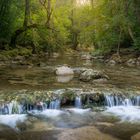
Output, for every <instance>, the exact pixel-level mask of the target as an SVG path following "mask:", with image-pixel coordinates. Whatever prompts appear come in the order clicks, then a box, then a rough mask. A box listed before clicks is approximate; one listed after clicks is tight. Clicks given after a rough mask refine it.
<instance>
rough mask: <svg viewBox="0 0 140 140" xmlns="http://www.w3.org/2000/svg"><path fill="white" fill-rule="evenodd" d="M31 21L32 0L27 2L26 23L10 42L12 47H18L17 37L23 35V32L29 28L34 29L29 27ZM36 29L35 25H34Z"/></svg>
mask: <svg viewBox="0 0 140 140" xmlns="http://www.w3.org/2000/svg"><path fill="white" fill-rule="evenodd" d="M29 19H30V0H25V15H24V23H23V27H21V28H19V29H17V30H16V31H15V32H14V33H13V35H12V37H11V41H10V46H11V47H13V48H15V47H16V40H17V37H18V36H19V35H20V34H22V33H23V32H25V31H26V30H27V29H28V28H32V26H31V27H30V26H28V24H29ZM33 27H34V25H33Z"/></svg>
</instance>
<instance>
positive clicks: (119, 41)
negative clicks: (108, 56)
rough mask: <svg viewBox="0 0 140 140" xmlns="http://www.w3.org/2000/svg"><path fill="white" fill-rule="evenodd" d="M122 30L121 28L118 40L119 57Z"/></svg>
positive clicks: (118, 53)
mask: <svg viewBox="0 0 140 140" xmlns="http://www.w3.org/2000/svg"><path fill="white" fill-rule="evenodd" d="M121 37H122V29H121V28H120V35H119V40H118V48H117V55H118V56H120V45H121Z"/></svg>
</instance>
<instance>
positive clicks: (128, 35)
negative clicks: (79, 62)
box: [0, 0, 140, 53]
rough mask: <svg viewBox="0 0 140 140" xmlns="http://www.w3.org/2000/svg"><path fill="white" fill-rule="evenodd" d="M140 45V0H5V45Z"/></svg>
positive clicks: (1, 42)
mask: <svg viewBox="0 0 140 140" xmlns="http://www.w3.org/2000/svg"><path fill="white" fill-rule="evenodd" d="M68 47H71V48H73V49H74V50H77V49H78V48H79V47H94V48H95V49H96V52H109V51H112V50H114V51H116V52H117V53H119V50H120V48H132V49H135V50H137V51H139V50H140V1H139V0H0V49H1V51H5V50H15V49H16V48H27V49H30V50H32V53H38V52H53V51H58V50H63V49H66V48H68Z"/></svg>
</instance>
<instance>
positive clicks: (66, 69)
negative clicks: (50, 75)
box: [56, 66, 74, 76]
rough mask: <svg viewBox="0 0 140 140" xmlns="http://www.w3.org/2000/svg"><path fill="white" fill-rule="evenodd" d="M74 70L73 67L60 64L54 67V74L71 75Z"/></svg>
mask: <svg viewBox="0 0 140 140" xmlns="http://www.w3.org/2000/svg"><path fill="white" fill-rule="evenodd" d="M73 74H74V71H73V69H71V68H69V67H67V66H62V67H58V68H57V69H56V75H58V76H59V75H73Z"/></svg>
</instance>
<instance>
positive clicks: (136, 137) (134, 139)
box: [131, 132, 140, 140]
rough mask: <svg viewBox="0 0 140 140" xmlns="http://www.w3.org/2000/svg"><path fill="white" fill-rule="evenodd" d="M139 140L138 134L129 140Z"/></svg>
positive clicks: (139, 135) (139, 134)
mask: <svg viewBox="0 0 140 140" xmlns="http://www.w3.org/2000/svg"><path fill="white" fill-rule="evenodd" d="M139 139H140V132H139V133H137V134H136V135H134V136H132V137H131V140H139Z"/></svg>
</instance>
